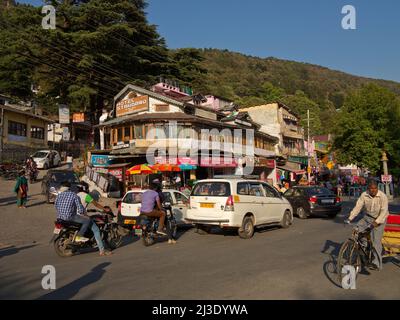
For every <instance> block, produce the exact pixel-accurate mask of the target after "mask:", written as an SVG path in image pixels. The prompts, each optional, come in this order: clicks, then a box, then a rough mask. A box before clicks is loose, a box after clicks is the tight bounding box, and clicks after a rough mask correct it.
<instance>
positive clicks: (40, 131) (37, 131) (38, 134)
mask: <svg viewBox="0 0 400 320" xmlns="http://www.w3.org/2000/svg"><path fill="white" fill-rule="evenodd" d="M31 138H33V139H41V140H44V128H41V127H34V126H32V127H31Z"/></svg>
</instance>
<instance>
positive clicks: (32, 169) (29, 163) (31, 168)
mask: <svg viewBox="0 0 400 320" xmlns="http://www.w3.org/2000/svg"><path fill="white" fill-rule="evenodd" d="M25 166H26V170H27V171H28V174H29V175H31V174H33V175H34V178H35V179H36V175H37V172H38V171H37V164H36V162H35V160H33V158H32V157H29V158H28V159H27V160H26V162H25Z"/></svg>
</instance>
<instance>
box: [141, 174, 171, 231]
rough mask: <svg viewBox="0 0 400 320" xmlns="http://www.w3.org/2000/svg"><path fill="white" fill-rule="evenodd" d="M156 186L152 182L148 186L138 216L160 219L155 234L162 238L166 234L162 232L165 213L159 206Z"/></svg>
mask: <svg viewBox="0 0 400 320" xmlns="http://www.w3.org/2000/svg"><path fill="white" fill-rule="evenodd" d="M157 188H158V185H157V184H156V183H154V182H152V183H151V184H150V188H149V190H147V191H145V192H144V193H143V195H142V201H141V209H140V214H143V215H146V216H148V217H151V218H160V222H159V225H158V230H157V233H158V234H160V235H163V236H166V235H167V234H166V233H165V232H164V231H163V229H164V221H165V212H164V210H163V208H162V206H161V201H160V195H159V194H158V192H157V191H156V190H157Z"/></svg>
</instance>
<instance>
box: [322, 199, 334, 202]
mask: <svg viewBox="0 0 400 320" xmlns="http://www.w3.org/2000/svg"><path fill="white" fill-rule="evenodd" d="M321 202H322V203H333V202H334V200H333V199H324V200H321Z"/></svg>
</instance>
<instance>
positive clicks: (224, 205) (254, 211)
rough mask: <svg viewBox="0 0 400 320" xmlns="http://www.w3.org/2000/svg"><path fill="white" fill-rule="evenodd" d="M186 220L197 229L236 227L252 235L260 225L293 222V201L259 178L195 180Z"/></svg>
mask: <svg viewBox="0 0 400 320" xmlns="http://www.w3.org/2000/svg"><path fill="white" fill-rule="evenodd" d="M189 200H190V202H189V209H188V211H187V215H186V221H188V222H191V223H193V224H195V226H196V227H197V232H198V233H201V234H204V233H206V232H209V229H210V228H211V226H219V227H221V228H226V229H228V228H236V229H237V230H238V233H239V236H240V237H241V238H243V239H249V238H251V237H252V236H253V234H254V228H255V227H256V226H266V225H274V224H276V225H280V226H281V227H282V228H287V227H289V226H290V225H291V224H292V223H293V209H292V206H291V205H290V203H289V201H288V200H286V199H285V198H284V197H282V196H281V194H280V193H279V192H278V191H277V190H276V189H275V188H273V187H271V186H270V185H269V184H267V183H266V182H263V181H258V180H245V179H239V178H236V179H231V178H229V179H207V180H200V181H199V182H197V183H196V184H195V186H194V187H193V190H192V192H191V194H190V199H189Z"/></svg>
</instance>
